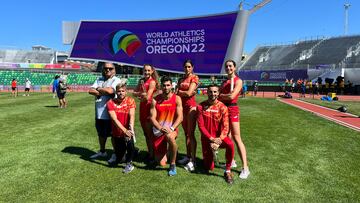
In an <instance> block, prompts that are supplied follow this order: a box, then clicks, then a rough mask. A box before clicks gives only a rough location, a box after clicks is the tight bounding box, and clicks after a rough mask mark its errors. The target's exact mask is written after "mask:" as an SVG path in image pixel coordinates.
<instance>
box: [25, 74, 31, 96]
mask: <svg viewBox="0 0 360 203" xmlns="http://www.w3.org/2000/svg"><path fill="white" fill-rule="evenodd" d="M30 88H31V82H30V80H29V78H26V79H25V94H24V95H23V96H30Z"/></svg>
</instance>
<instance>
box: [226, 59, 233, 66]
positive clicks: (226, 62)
mask: <svg viewBox="0 0 360 203" xmlns="http://www.w3.org/2000/svg"><path fill="white" fill-rule="evenodd" d="M228 62H231V63H232V64H233V65H234V67H236V63H235V61H234V60H231V59H229V60H226V61H225V63H224V66H226V63H228Z"/></svg>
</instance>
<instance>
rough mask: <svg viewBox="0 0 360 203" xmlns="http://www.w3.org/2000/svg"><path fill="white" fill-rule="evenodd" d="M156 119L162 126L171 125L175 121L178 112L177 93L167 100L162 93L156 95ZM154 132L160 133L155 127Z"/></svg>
mask: <svg viewBox="0 0 360 203" xmlns="http://www.w3.org/2000/svg"><path fill="white" fill-rule="evenodd" d="M155 101H156V105H155V109H156V120H157V121H158V122H159V124H160V125H161V126H166V127H171V126H172V124H173V122H174V121H175V119H176V118H175V114H176V94H173V95H172V96H171V97H170V98H169V99H168V100H165V99H164V98H163V96H162V95H161V94H160V95H158V96H156V97H155ZM153 130H154V134H158V132H157V131H158V130H157V129H155V128H153Z"/></svg>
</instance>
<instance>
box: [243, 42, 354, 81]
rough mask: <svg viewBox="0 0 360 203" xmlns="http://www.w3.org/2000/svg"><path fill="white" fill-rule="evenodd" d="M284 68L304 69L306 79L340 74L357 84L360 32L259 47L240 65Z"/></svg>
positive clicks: (274, 68)
mask: <svg viewBox="0 0 360 203" xmlns="http://www.w3.org/2000/svg"><path fill="white" fill-rule="evenodd" d="M285 70H286V71H289V70H294V71H295V70H306V71H307V74H308V79H310V80H312V79H315V78H317V77H323V78H326V77H336V76H338V75H341V76H343V77H345V80H350V81H352V82H353V83H354V84H360V35H355V36H342V37H332V38H318V39H314V40H306V41H299V42H296V43H294V44H288V45H273V46H259V47H257V48H256V49H255V50H254V51H253V53H252V54H250V56H249V57H248V59H247V60H246V61H245V62H244V63H243V64H242V65H241V66H240V71H244V72H246V71H265V72H266V71H285ZM245 79H246V78H245ZM262 79H269V78H262ZM281 79H285V78H281Z"/></svg>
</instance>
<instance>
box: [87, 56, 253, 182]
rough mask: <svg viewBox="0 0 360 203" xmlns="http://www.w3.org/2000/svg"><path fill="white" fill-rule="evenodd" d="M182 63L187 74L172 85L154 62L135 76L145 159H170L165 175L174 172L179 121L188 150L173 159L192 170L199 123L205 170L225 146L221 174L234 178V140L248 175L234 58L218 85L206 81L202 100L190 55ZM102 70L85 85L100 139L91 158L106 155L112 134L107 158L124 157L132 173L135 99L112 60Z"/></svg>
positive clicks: (239, 84) (239, 82)
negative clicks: (92, 102)
mask: <svg viewBox="0 0 360 203" xmlns="http://www.w3.org/2000/svg"><path fill="white" fill-rule="evenodd" d="M183 67H184V73H185V75H184V76H183V77H182V78H180V79H179V81H178V83H177V86H176V88H175V89H174V88H173V85H172V84H173V81H172V79H171V78H170V77H168V76H163V77H162V78H161V79H160V84H158V83H159V82H158V81H159V77H158V74H157V72H156V70H155V68H154V67H153V66H151V65H149V64H145V65H144V67H143V72H144V77H143V78H141V79H140V80H139V83H138V86H137V88H136V90H135V91H134V93H133V95H134V96H135V97H137V98H139V99H140V111H139V113H140V123H141V126H142V129H143V132H144V136H145V139H146V145H147V151H148V160H147V161H148V162H149V163H151V164H159V165H161V166H166V164H167V162H169V163H170V167H169V170H168V175H169V176H174V175H176V174H177V172H176V160H177V159H176V158H177V153H178V146H177V143H176V138H177V137H178V134H179V126H180V125H182V127H183V130H184V132H185V138H186V156H185V157H183V158H182V159H180V160H178V161H177V163H179V164H181V165H184V168H185V169H186V170H187V171H189V172H192V171H194V170H195V169H196V167H197V164H196V149H197V141H196V138H195V135H194V132H195V128H196V123H197V124H198V128H199V130H200V133H201V144H202V154H203V165H204V168H205V170H206V171H209V170H213V169H214V165H215V164H214V159H215V158H216V156H217V150H218V149H219V148H225V149H226V152H225V158H226V164H225V172H224V178H225V180H226V182H227V183H229V184H231V183H233V181H234V179H233V174H232V173H231V168H234V167H237V166H236V162H235V160H234V151H235V150H234V143H235V145H236V147H237V149H238V153H239V156H240V158H241V161H242V168H241V171H240V175H239V177H240V178H241V179H246V178H247V177H248V176H249V174H250V171H249V167H248V163H247V157H246V149H245V145H244V143H243V142H242V140H241V136H240V111H239V106H238V104H237V100H238V97H239V95H240V92H241V88H242V80H241V79H240V78H239V77H238V76H237V75H236V71H235V70H236V64H235V62H234V61H233V60H227V61H226V62H225V71H226V73H227V76H228V78H227V80H226V81H224V82H223V83H222V85H221V86H220V87H219V86H217V85H216V84H212V85H210V86H208V88H207V95H208V99H207V100H205V101H203V102H201V103H200V104H197V103H196V101H195V95H196V89H197V86H198V84H199V78H198V76H197V75H195V74H194V72H193V71H194V64H193V63H192V61H191V60H186V61H185V62H184V64H183ZM102 74H103V75H102V77H100V78H98V79H97V80H96V81H95V82H94V84H93V85H92V86H91V88H90V89H89V94H91V95H94V96H95V98H96V100H95V109H96V119H95V126H96V129H97V132H98V139H99V145H100V151H99V152H98V153H96V154H94V155H92V156H91V157H90V158H91V159H97V158H100V157H103V158H105V157H107V154H106V151H105V144H106V140H107V137H109V136H111V137H112V139H111V140H112V144H113V148H114V152H115V153H114V154H112V156H111V158H110V159H109V160H108V162H109V164H117V163H120V162H122V161H125V162H126V166H125V168H124V169H123V172H124V173H130V172H131V171H132V170H133V169H134V166H133V164H132V159H133V157H134V154H135V152H136V150H137V149H136V147H135V146H134V143H135V142H136V140H135V133H134V122H135V108H136V104H135V100H134V99H133V98H132V97H130V96H127V88H126V82H124V81H123V80H121V79H119V78H117V77H116V76H115V74H116V72H115V66H114V64H112V63H104V65H103V70H102ZM159 89H160V91H158V90H159ZM158 92H159V93H158ZM156 93H158V94H157V95H156ZM124 159H125V160H124Z"/></svg>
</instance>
